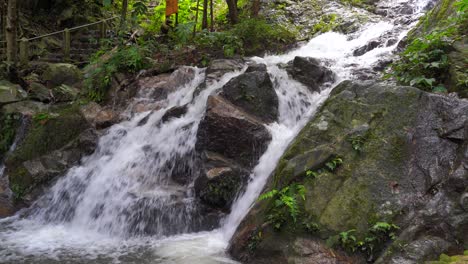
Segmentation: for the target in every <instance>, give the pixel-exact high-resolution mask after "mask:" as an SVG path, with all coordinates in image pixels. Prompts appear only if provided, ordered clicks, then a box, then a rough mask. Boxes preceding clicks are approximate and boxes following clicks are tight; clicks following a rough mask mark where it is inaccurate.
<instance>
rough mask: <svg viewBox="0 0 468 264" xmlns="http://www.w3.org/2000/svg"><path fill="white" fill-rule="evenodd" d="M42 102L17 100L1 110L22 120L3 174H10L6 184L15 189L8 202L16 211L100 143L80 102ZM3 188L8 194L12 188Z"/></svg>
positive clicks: (6, 158) (5, 175) (7, 156)
mask: <svg viewBox="0 0 468 264" xmlns="http://www.w3.org/2000/svg"><path fill="white" fill-rule="evenodd" d="M37 104H38V105H39V106H36V105H37ZM40 105H41V104H40V103H33V102H31V104H29V105H28V104H24V103H23V104H20V103H17V105H15V104H12V105H7V106H5V107H4V108H3V109H2V112H3V113H4V114H5V115H12V114H15V115H19V116H20V119H21V126H18V129H16V131H15V132H18V133H16V136H15V140H16V143H17V144H16V148H14V149H12V150H11V151H10V152H9V153H7V154H6V157H5V162H4V164H5V171H4V177H8V186H7V187H8V189H10V190H11V191H12V194H11V195H10V200H9V201H10V203H13V204H14V205H15V210H17V209H18V206H21V205H22V204H23V205H24V204H29V203H30V202H32V201H33V200H34V199H35V198H37V195H39V194H40V191H39V189H40V187H41V186H43V185H47V184H48V183H49V182H50V181H51V180H52V179H54V178H55V177H57V176H60V175H63V174H64V173H65V172H66V171H67V170H68V169H69V168H71V167H72V166H75V165H77V164H78V162H79V161H80V160H81V158H82V157H83V156H86V155H89V154H91V153H92V152H93V151H94V149H95V147H96V144H97V135H96V133H95V132H94V130H93V129H92V127H91V126H90V124H89V123H88V122H87V121H86V119H85V118H84V117H83V116H82V115H81V113H80V111H79V106H78V105H61V106H53V107H45V106H44V107H41V106H40ZM4 189H5V190H4V192H3V194H4V196H5V195H6V194H8V191H9V190H6V189H7V188H4ZM0 196H1V194H0ZM12 199H13V200H12ZM4 202H5V203H6V202H7V199H5V201H4Z"/></svg>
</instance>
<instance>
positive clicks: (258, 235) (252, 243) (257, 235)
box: [247, 230, 262, 252]
mask: <svg viewBox="0 0 468 264" xmlns="http://www.w3.org/2000/svg"><path fill="white" fill-rule="evenodd" d="M260 242H262V231H260V230H254V231H253V232H252V234H251V235H250V236H249V241H248V243H247V249H248V250H249V251H250V252H254V251H255V250H256V249H257V247H258V244H260Z"/></svg>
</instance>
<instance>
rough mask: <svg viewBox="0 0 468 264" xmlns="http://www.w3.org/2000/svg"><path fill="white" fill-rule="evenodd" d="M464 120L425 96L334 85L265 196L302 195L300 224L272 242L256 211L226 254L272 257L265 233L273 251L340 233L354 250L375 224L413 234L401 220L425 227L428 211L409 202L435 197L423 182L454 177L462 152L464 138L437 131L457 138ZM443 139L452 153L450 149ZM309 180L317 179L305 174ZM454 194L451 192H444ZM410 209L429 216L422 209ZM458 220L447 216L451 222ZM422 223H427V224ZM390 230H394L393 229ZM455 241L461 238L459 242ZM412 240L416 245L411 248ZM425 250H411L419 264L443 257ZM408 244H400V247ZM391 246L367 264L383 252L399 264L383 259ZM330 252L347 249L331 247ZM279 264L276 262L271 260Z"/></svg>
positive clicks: (433, 244) (446, 102) (434, 248)
mask: <svg viewBox="0 0 468 264" xmlns="http://www.w3.org/2000/svg"><path fill="white" fill-rule="evenodd" d="M466 116H468V104H467V103H466V102H465V101H463V100H459V99H456V98H447V97H443V96H440V95H433V94H429V93H425V92H422V91H421V90H418V89H416V88H412V87H401V86H390V85H381V84H375V83H363V84H356V83H352V82H349V81H345V82H343V83H341V84H340V85H338V86H337V87H336V88H335V89H334V90H333V91H332V93H331V94H330V98H329V99H328V100H327V101H326V102H325V103H324V104H323V105H322V107H321V108H320V109H319V110H318V111H317V114H316V116H314V118H313V119H312V120H311V121H310V122H309V123H308V124H307V125H306V126H305V127H304V128H303V130H302V131H301V132H300V133H299V135H298V136H297V137H296V139H295V140H294V142H293V143H292V144H291V145H290V147H289V148H288V149H287V150H286V152H285V154H284V155H283V157H282V158H281V159H280V161H279V163H278V165H277V168H276V170H275V172H274V173H273V176H272V177H271V178H270V179H269V182H268V183H267V187H266V190H265V192H267V191H269V190H273V189H275V190H282V189H283V188H284V187H286V186H291V184H302V185H304V186H305V189H306V194H305V202H304V203H299V207H300V209H299V210H300V216H299V217H300V219H299V220H298V221H296V222H294V221H293V219H292V218H288V219H287V220H286V221H284V222H283V223H282V224H281V226H280V230H279V232H278V231H273V230H270V229H271V228H269V226H270V225H271V224H272V223H275V222H272V221H271V217H270V216H271V213H274V212H275V211H273V210H272V209H271V208H274V206H273V205H274V202H275V201H273V200H272V199H270V200H268V199H267V200H262V201H259V202H257V204H256V205H255V206H254V208H253V209H252V212H251V213H249V214H248V215H247V217H246V219H245V220H244V222H243V223H241V225H240V227H239V230H238V233H236V234H235V236H234V238H233V241H232V246H231V249H230V252H231V253H232V254H233V256H234V257H236V258H243V257H245V254H247V255H248V256H250V257H253V258H252V259H250V260H249V261H247V262H246V263H255V261H256V260H258V259H261V258H262V257H264V256H265V254H270V253H271V254H273V253H272V250H273V249H272V248H270V249H267V246H265V245H266V244H264V243H267V241H269V239H268V238H269V237H271V234H270V232H276V235H274V236H273V237H275V240H276V241H282V239H285V238H287V237H290V236H293V237H301V236H313V237H315V238H317V239H321V240H323V241H325V240H327V239H328V238H333V237H338V238H339V234H340V233H342V232H344V231H348V230H355V231H353V233H352V234H353V236H355V237H356V241H366V238H368V236H369V234H372V232H373V231H372V230H373V228H374V226H375V224H377V223H386V224H388V223H393V224H395V225H397V226H400V229H401V230H403V227H404V226H408V225H411V224H415V225H418V224H419V225H423V224H422V223H418V222H416V223H413V222H411V220H408V219H403V216H402V215H403V214H405V213H406V214H408V210H413V211H412V213H411V214H413V213H414V214H419V213H421V216H420V217H421V218H424V217H426V216H425V215H424V213H423V212H425V211H424V210H429V209H428V208H425V209H424V210H422V209H421V207H419V208H417V207H413V206H414V203H415V201H418V200H420V199H421V198H420V197H424V196H425V195H426V194H427V193H428V192H431V191H432V188H433V184H434V183H432V182H431V181H432V180H433V179H432V178H430V177H429V176H428V174H427V173H424V172H425V171H434V172H435V171H436V170H437V172H436V173H437V177H441V178H444V177H448V175H449V174H450V173H451V172H452V171H453V168H452V167H453V164H454V163H453V162H454V160H457V159H459V157H462V156H463V154H462V153H461V151H462V149H463V148H462V147H461V146H462V145H463V143H462V142H463V139H464V137H463V136H462V135H461V134H460V135H458V134H457V135H455V134H452V135H451V136H446V135H443V133H444V132H441V131H445V129H448V128H449V127H454V128H452V130H451V131H453V133H455V131H462V130H463V128H464V125H463V124H465V123H464V122H465V121H466ZM455 124H456V125H455ZM455 127H456V128H455ZM460 129H461V130H460ZM356 137H359V141H358V144H359V147H356V145H355V144H357V143H356V142H355V141H353V138H356ZM451 137H453V138H454V140H456V143H455V142H454V141H452V140H450V139H449V138H451ZM336 157H339V158H340V159H341V160H342V164H341V165H340V166H338V167H335V168H334V169H327V164H328V163H329V162H330V161H331V160H333V159H335V158H336ZM457 157H458V158H457ZM457 162H460V161H457ZM457 164H458V163H457ZM422 168H424V169H422ZM307 170H312V171H315V172H316V173H315V174H310V173H307V172H306V171H307ZM461 170H463V168H461ZM422 171H423V172H422ZM317 172H320V173H317ZM308 174H309V176H308ZM310 175H312V176H313V177H312V176H310ZM431 175H432V174H431ZM437 179H439V178H437ZM454 186H458V185H457V184H454V185H453V186H452V187H450V188H454ZM438 188H442V187H439V186H438ZM451 198H452V197H451ZM451 198H450V199H451ZM447 199H449V198H447ZM453 199H454V200H453V203H459V198H457V196H456V195H454V196H453ZM418 203H421V206H426V204H427V206H430V205H429V204H428V203H427V201H426V200H422V201H418ZM409 208H411V209H409ZM441 208H445V207H441ZM419 210H421V211H419ZM431 210H432V209H431ZM458 213H459V211H452V212H450V214H451V215H456V214H458ZM438 214H441V215H443V214H446V211H444V210H442V211H438ZM451 215H450V216H451ZM273 216H274V215H273ZM308 219H312V220H313V222H315V223H316V224H317V226H319V230H318V231H317V232H316V233H315V234H311V233H310V231H307V230H305V229H304V227H303V226H302V225H303V220H308ZM408 221H409V222H408ZM425 221H428V222H430V221H432V218H428V219H425ZM431 223H432V222H431ZM388 225H389V224H388ZM260 227H261V230H262V236H263V237H264V238H265V242H262V241H255V242H256V248H257V250H258V251H259V252H255V253H246V252H248V250H243V249H242V247H247V246H246V244H245V243H244V242H243V241H244V240H243V239H244V238H245V236H246V234H249V232H251V231H252V228H256V229H258V228H260ZM392 228H395V229H396V227H395V226H393V227H392ZM414 228H416V227H414ZM418 228H420V226H418ZM425 228H427V229H428V230H429V229H431V228H434V230H432V231H431V232H435V233H437V231H435V230H436V227H435V226H434V225H433V224H431V225H430V226H428V227H425ZM410 230H411V231H408V232H415V231H412V230H416V229H410ZM405 232H406V231H405ZM456 232H459V231H454V233H456ZM459 233H460V232H459ZM431 234H434V233H431ZM444 235H445V233H443V234H440V236H444ZM456 236H457V237H462V236H463V234H456ZM399 239H400V238H399ZM401 239H402V240H403V238H401ZM413 239H414V241H418V240H417V238H413ZM460 239H462V238H460ZM286 240H287V241H289V242H290V241H292V239H286ZM427 240H428V241H429V242H430V243H425V242H424V241H422V242H421V241H419V242H418V243H420V244H416V246H414V245H413V246H414V247H415V248H417V246H419V247H422V246H424V247H425V248H424V252H423V253H420V254H417V255H416V256H417V257H418V258H419V259H418V260H426V259H427V258H426V257H430V256H429V255H427V254H433V253H434V252H441V251H442V250H445V249H446V247H445V245H449V243H447V242H445V240H444V239H442V238H440V237H436V236H428V238H427ZM405 241H406V239H405ZM453 241H456V240H453ZM270 242H271V241H270ZM289 242H287V243H289ZM412 242H413V241H408V242H407V244H410V243H412ZM236 243H238V244H236ZM243 243H244V244H243ZM268 243H269V242H268ZM278 243H279V244H280V245H278ZM281 243H282V242H277V243H276V244H275V247H274V248H275V249H281V248H282V247H286V245H287V244H282V245H281ZM285 243H286V242H285ZM356 243H357V242H356ZM390 243H391V240H390V239H389V238H388V237H387V238H386V239H383V240H382V241H379V243H378V245H374V252H373V253H372V254H371V255H373V257H374V259H373V260H376V259H375V258H377V257H378V256H379V254H380V253H381V252H385V254H387V255H388V256H389V258H393V257H395V258H397V257H399V255H397V253H396V251H395V252H393V253H392V252H390V250H389V251H388V252H386V251H385V248H386V246H387V245H389V244H390ZM405 244H406V243H405ZM441 245H443V246H441ZM335 246H336V245H335ZM338 247H343V248H346V246H343V245H341V246H340V245H339V244H338ZM388 248H391V247H388ZM358 251H360V250H358ZM278 254H280V255H281V256H283V257H285V258H287V259H289V257H291V256H292V255H289V254H290V253H288V252H284V251H281V252H280V253H278ZM398 254H400V253H398ZM408 254H409V253H408ZM436 254H440V253H436ZM279 257H280V256H276V255H275V258H279ZM371 257H372V256H371ZM405 257H406V256H405ZM410 257H411V256H409V257H408V258H410ZM272 258H273V257H272ZM366 258H369V256H367V257H366ZM242 260H243V259H242ZM292 263H300V262H294V261H293V262H292ZM379 263H398V262H388V259H387V258H385V259H384V260H383V262H379Z"/></svg>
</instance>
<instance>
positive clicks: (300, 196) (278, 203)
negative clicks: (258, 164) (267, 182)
mask: <svg viewBox="0 0 468 264" xmlns="http://www.w3.org/2000/svg"><path fill="white" fill-rule="evenodd" d="M267 199H273V209H272V210H271V213H270V214H269V215H268V216H267V217H268V220H269V221H271V222H272V223H273V226H274V228H275V229H280V228H281V226H282V224H283V223H284V222H285V221H286V220H287V218H288V217H290V218H292V220H293V221H294V223H295V222H297V219H298V216H299V214H300V210H299V204H298V200H305V187H304V185H301V184H298V183H293V184H291V185H289V186H286V187H284V188H283V189H281V190H276V189H273V190H271V191H269V192H266V193H264V194H262V195H260V197H259V198H258V200H259V201H262V200H267ZM286 212H287V214H286Z"/></svg>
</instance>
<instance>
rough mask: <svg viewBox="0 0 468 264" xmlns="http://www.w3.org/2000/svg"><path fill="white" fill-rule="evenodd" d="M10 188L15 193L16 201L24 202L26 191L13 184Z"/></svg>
mask: <svg viewBox="0 0 468 264" xmlns="http://www.w3.org/2000/svg"><path fill="white" fill-rule="evenodd" d="M10 188H11V191H12V192H13V199H14V200H15V201H20V200H22V199H23V197H24V195H25V194H26V189H25V188H23V187H21V186H20V185H18V184H12V185H11V187H10Z"/></svg>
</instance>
